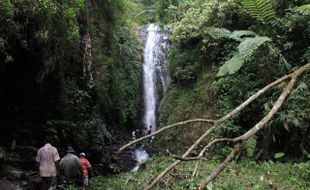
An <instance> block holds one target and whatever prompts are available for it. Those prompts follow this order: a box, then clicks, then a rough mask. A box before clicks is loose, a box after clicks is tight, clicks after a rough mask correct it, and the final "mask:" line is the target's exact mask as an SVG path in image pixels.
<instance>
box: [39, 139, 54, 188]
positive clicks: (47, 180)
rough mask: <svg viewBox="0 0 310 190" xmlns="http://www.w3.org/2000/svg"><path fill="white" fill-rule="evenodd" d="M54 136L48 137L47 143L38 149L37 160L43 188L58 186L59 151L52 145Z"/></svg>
mask: <svg viewBox="0 0 310 190" xmlns="http://www.w3.org/2000/svg"><path fill="white" fill-rule="evenodd" d="M51 143H52V138H51V137H46V144H45V145H44V146H43V147H41V148H40V149H39V150H38V153H37V157H36V161H37V163H38V169H39V175H40V177H41V189H43V190H55V189H56V188H57V178H56V176H57V170H58V166H59V160H60V157H59V153H58V150H57V148H55V147H53V146H52V145H51Z"/></svg>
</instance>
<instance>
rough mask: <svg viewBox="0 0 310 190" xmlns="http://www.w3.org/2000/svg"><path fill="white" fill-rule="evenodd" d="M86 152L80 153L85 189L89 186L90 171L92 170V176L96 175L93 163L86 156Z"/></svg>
mask: <svg viewBox="0 0 310 190" xmlns="http://www.w3.org/2000/svg"><path fill="white" fill-rule="evenodd" d="M85 156H86V155H85V153H84V152H81V153H80V158H79V159H80V163H81V166H82V169H83V190H85V189H86V187H88V185H89V178H88V171H90V173H91V174H92V176H94V172H93V170H92V167H91V164H90V163H89V161H88V160H87V159H86V158H85Z"/></svg>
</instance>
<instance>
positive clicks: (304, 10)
mask: <svg viewBox="0 0 310 190" xmlns="http://www.w3.org/2000/svg"><path fill="white" fill-rule="evenodd" d="M293 10H294V11H295V12H297V13H299V14H302V15H305V16H310V4H305V5H302V6H299V7H296V8H294V9H293Z"/></svg>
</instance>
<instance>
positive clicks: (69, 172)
mask: <svg viewBox="0 0 310 190" xmlns="http://www.w3.org/2000/svg"><path fill="white" fill-rule="evenodd" d="M74 153H75V151H74V149H73V148H72V147H71V146H68V148H67V150H66V155H65V156H64V157H63V158H62V159H61V160H60V175H61V176H62V177H64V178H65V181H66V182H67V183H68V184H75V185H81V181H82V174H83V170H82V166H81V164H80V160H79V158H78V157H77V156H76V155H74Z"/></svg>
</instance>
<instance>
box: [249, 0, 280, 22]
mask: <svg viewBox="0 0 310 190" xmlns="http://www.w3.org/2000/svg"><path fill="white" fill-rule="evenodd" d="M243 7H244V8H245V10H246V11H247V12H248V13H249V15H251V16H252V17H253V18H255V19H257V20H259V21H261V22H262V23H263V24H274V21H275V20H276V12H275V11H274V9H273V5H272V3H271V1H269V0H245V1H244V2H243Z"/></svg>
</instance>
